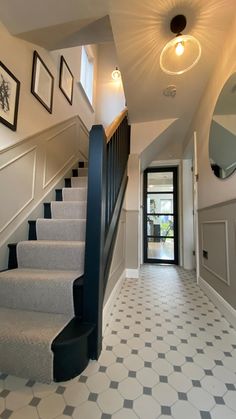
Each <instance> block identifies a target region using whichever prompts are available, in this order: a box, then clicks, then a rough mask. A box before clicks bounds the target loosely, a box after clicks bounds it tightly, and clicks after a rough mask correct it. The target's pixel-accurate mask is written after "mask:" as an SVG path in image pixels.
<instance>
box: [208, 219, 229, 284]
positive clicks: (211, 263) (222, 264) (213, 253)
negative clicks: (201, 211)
mask: <svg viewBox="0 0 236 419" xmlns="http://www.w3.org/2000/svg"><path fill="white" fill-rule="evenodd" d="M201 227H202V249H203V255H202V264H203V266H204V268H206V269H207V270H208V271H209V272H211V273H212V274H213V275H215V276H216V278H218V279H220V280H221V281H223V282H224V283H226V284H228V285H229V284H230V279H229V254H228V222H227V220H223V221H217V220H216V221H205V222H203V223H202V225H201ZM204 254H205V257H204Z"/></svg>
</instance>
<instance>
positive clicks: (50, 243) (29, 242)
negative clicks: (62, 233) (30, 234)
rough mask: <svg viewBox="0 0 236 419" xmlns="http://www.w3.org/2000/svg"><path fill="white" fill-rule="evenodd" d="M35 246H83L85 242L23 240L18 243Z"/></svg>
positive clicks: (19, 244)
mask: <svg viewBox="0 0 236 419" xmlns="http://www.w3.org/2000/svg"><path fill="white" fill-rule="evenodd" d="M22 245H24V246H33V247H39V246H47V247H49V246H58V247H63V246H65V247H69V246H74V247H81V246H84V245H85V242H84V241H82V240H70V241H69V240H25V241H23V240H22V241H21V242H19V243H18V244H17V247H18V246H22Z"/></svg>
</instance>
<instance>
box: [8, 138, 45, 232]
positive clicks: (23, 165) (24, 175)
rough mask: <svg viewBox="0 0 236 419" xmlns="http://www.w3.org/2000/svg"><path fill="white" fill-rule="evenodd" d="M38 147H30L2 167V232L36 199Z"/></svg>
mask: <svg viewBox="0 0 236 419" xmlns="http://www.w3.org/2000/svg"><path fill="white" fill-rule="evenodd" d="M36 148H37V147H36V146H35V147H32V148H30V149H29V150H27V151H26V152H24V153H22V154H20V155H19V156H16V157H15V158H13V159H11V160H9V161H8V162H7V163H6V164H4V165H3V166H2V167H0V190H1V202H2V205H1V207H0V233H2V232H3V231H4V230H5V229H6V228H7V226H8V225H9V224H10V223H11V222H12V221H13V220H14V219H15V218H16V217H17V216H18V215H19V214H20V213H21V212H22V211H23V210H24V208H26V207H27V206H28V205H29V204H30V202H32V201H33V199H34V191H35V169H36ZM19 191H20V193H19Z"/></svg>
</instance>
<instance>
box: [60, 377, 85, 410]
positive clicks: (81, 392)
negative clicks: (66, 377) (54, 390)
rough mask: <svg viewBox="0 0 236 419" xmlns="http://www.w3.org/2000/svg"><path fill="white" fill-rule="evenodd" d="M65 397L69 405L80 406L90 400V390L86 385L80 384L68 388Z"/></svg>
mask: <svg viewBox="0 0 236 419" xmlns="http://www.w3.org/2000/svg"><path fill="white" fill-rule="evenodd" d="M63 396H64V399H65V401H66V403H67V404H69V405H71V406H78V405H80V404H81V403H83V402H85V401H86V400H88V396H89V390H88V388H87V386H86V385H85V384H83V383H80V382H78V383H75V384H74V385H73V386H70V387H68V388H67V389H66V390H65V392H64V394H63Z"/></svg>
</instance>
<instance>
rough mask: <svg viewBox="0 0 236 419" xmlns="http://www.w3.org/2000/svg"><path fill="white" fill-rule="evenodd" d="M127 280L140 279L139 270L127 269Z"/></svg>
mask: <svg viewBox="0 0 236 419" xmlns="http://www.w3.org/2000/svg"><path fill="white" fill-rule="evenodd" d="M125 275H126V278H134V279H138V278H139V269H126V273H125Z"/></svg>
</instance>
